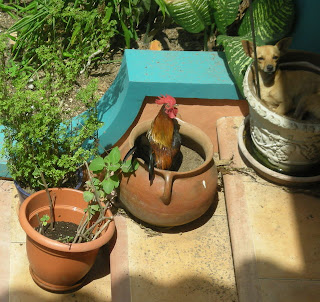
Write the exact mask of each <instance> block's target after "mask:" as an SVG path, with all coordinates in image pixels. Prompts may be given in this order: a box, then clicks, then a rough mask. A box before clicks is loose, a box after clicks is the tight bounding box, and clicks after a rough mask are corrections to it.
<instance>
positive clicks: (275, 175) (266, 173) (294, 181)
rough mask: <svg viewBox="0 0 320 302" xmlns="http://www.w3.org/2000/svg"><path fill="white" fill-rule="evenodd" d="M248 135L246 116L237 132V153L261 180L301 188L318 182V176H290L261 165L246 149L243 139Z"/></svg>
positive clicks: (247, 118) (319, 180)
mask: <svg viewBox="0 0 320 302" xmlns="http://www.w3.org/2000/svg"><path fill="white" fill-rule="evenodd" d="M249 135H250V132H249V116H247V117H246V118H245V119H244V120H243V122H242V124H241V125H240V127H239V130H238V147H239V152H240V155H241V157H242V159H243V160H244V162H245V163H246V164H248V165H249V166H250V167H252V168H253V169H254V170H255V171H256V172H257V173H258V174H259V175H260V176H262V177H263V178H265V179H267V180H270V181H271V182H274V183H276V184H279V185H285V186H296V185H298V186H301V185H308V184H312V183H316V182H320V175H314V176H291V175H286V174H282V173H279V172H276V171H273V170H271V169H270V168H267V167H266V166H264V165H262V164H261V163H260V162H258V161H257V160H256V159H255V158H254V157H253V155H252V153H251V152H250V151H249V150H248V148H247V147H246V144H245V139H246V137H247V136H249Z"/></svg>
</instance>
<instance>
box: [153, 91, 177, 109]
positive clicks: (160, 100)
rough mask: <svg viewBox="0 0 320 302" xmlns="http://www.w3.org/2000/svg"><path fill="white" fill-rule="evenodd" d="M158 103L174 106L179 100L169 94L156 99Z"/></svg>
mask: <svg viewBox="0 0 320 302" xmlns="http://www.w3.org/2000/svg"><path fill="white" fill-rule="evenodd" d="M155 103H156V104H158V105H162V104H169V105H170V106H172V107H173V106H174V105H175V104H176V103H177V102H176V99H175V98H174V97H172V96H171V95H167V94H166V96H163V95H162V96H161V97H158V98H157V99H156V101H155Z"/></svg>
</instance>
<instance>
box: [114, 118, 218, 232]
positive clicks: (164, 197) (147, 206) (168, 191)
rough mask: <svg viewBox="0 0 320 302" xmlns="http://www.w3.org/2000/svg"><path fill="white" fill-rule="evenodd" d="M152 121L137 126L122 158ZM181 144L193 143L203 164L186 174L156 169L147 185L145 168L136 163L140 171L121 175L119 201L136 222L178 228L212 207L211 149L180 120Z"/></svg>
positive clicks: (214, 176)
mask: <svg viewBox="0 0 320 302" xmlns="http://www.w3.org/2000/svg"><path fill="white" fill-rule="evenodd" d="M151 122H152V121H146V122H143V123H141V124H138V125H137V126H136V127H135V128H134V129H133V130H132V132H131V134H130V136H129V140H128V143H127V144H126V145H125V146H124V147H123V148H122V150H121V153H122V156H124V155H125V154H126V153H127V151H128V150H129V149H130V148H131V147H133V145H134V142H135V140H136V138H137V137H138V136H139V135H141V134H143V133H145V132H147V131H148V130H149V129H150V127H151ZM179 125H180V130H179V131H180V133H181V135H182V136H183V140H186V141H188V140H189V141H193V142H194V145H195V146H197V149H198V150H196V151H198V153H200V154H201V155H202V156H203V158H204V163H203V164H201V165H200V166H198V167H197V168H195V169H193V170H190V171H187V172H175V171H167V170H160V169H155V179H154V181H153V183H152V185H150V182H149V173H148V168H147V166H146V165H145V164H144V163H143V161H141V160H140V159H139V163H140V167H139V168H138V170H137V171H136V172H135V173H133V174H130V175H124V176H123V178H122V180H121V183H120V195H119V197H120V200H121V202H122V203H123V204H124V206H125V207H126V208H127V209H128V210H129V211H130V212H131V213H132V214H133V215H134V216H136V217H137V218H139V219H141V220H142V221H145V222H147V223H149V224H152V225H157V226H177V225H182V224H186V223H188V222H191V221H193V220H195V219H197V218H199V217H200V216H202V215H203V214H204V213H205V212H206V211H207V210H208V209H209V207H210V205H211V204H212V202H213V200H214V197H215V193H216V191H217V179H218V176H217V169H216V166H215V164H214V161H213V145H212V142H211V140H210V138H209V137H208V136H207V135H206V134H205V133H204V132H203V131H202V130H200V129H199V128H197V127H195V126H193V125H190V124H188V123H185V122H183V121H180V120H179Z"/></svg>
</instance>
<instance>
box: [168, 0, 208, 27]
mask: <svg viewBox="0 0 320 302" xmlns="http://www.w3.org/2000/svg"><path fill="white" fill-rule="evenodd" d="M163 2H164V3H165V4H166V6H167V9H168V12H169V14H170V16H171V17H172V19H173V20H174V21H175V22H176V23H177V24H179V25H180V26H182V27H183V28H184V29H185V30H187V31H189V32H191V33H198V32H201V31H202V30H204V29H205V27H206V26H208V25H211V24H212V22H213V20H212V19H211V15H210V8H209V2H208V0H163Z"/></svg>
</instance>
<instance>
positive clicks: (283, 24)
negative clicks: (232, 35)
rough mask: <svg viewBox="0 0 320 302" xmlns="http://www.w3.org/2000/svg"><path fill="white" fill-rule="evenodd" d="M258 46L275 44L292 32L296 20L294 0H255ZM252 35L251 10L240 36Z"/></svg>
mask: <svg viewBox="0 0 320 302" xmlns="http://www.w3.org/2000/svg"><path fill="white" fill-rule="evenodd" d="M252 9H253V18H254V27H255V35H256V41H257V44H258V45H259V44H260V45H262V44H270V43H274V42H276V41H278V40H280V39H281V38H283V37H284V36H286V35H287V34H288V33H289V32H290V30H291V26H292V23H293V20H294V0H255V1H254V2H252ZM249 33H251V25H250V15H249V10H248V11H247V13H246V15H245V16H244V18H243V20H242V23H241V25H240V27H239V31H238V34H239V36H244V35H247V34H249Z"/></svg>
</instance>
